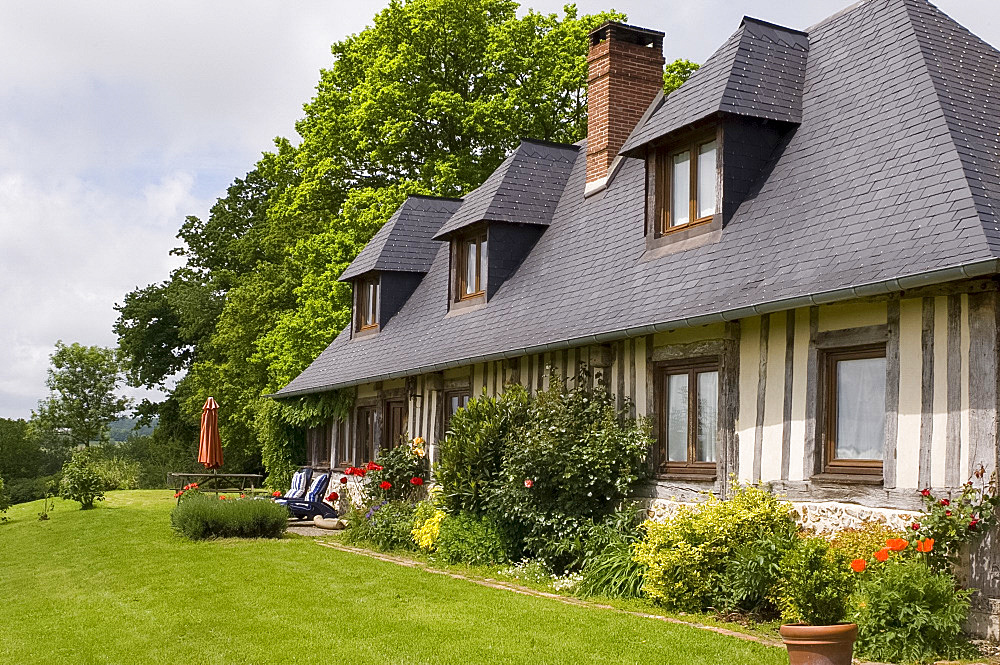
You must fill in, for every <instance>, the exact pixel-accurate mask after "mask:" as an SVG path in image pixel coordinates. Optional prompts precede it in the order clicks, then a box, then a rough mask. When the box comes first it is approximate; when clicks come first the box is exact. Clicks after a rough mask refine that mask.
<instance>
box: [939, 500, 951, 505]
mask: <svg viewBox="0 0 1000 665" xmlns="http://www.w3.org/2000/svg"><path fill="white" fill-rule="evenodd" d="M938 503H940V504H941V505H942V506H950V505H951V501H949V500H948V499H941V500H940V501H938Z"/></svg>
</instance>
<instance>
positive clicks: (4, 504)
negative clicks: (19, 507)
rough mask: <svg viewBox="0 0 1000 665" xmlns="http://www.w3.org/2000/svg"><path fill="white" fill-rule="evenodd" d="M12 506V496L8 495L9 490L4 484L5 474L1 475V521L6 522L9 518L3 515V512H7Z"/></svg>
mask: <svg viewBox="0 0 1000 665" xmlns="http://www.w3.org/2000/svg"><path fill="white" fill-rule="evenodd" d="M8 508H10V498H9V497H8V496H7V490H6V489H5V488H4V485H3V476H0V522H6V521H7V518H6V517H3V515H2V514H3V513H5V512H7V509H8Z"/></svg>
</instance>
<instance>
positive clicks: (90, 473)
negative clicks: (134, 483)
mask: <svg viewBox="0 0 1000 665" xmlns="http://www.w3.org/2000/svg"><path fill="white" fill-rule="evenodd" d="M95 460H96V453H95V452H93V451H91V450H87V449H84V450H78V451H76V452H75V453H73V456H72V457H71V458H70V459H69V461H68V462H66V463H65V464H64V465H63V468H62V480H61V481H59V496H61V497H62V498H64V499H69V500H71V501H79V502H80V509H81V510H87V509H89V508H93V507H94V502H95V501H103V500H104V478H102V477H101V474H100V473H98V469H97V466H96V463H95Z"/></svg>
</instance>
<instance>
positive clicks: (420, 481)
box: [410, 476, 424, 487]
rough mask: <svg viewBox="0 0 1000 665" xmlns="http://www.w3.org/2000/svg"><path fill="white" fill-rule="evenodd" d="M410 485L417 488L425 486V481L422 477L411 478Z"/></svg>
mask: <svg viewBox="0 0 1000 665" xmlns="http://www.w3.org/2000/svg"><path fill="white" fill-rule="evenodd" d="M410 484H411V485H416V486H418V487H419V486H420V485H423V484H424V479H423V478H421V477H420V476H414V477H412V478H410Z"/></svg>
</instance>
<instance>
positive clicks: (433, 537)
mask: <svg viewBox="0 0 1000 665" xmlns="http://www.w3.org/2000/svg"><path fill="white" fill-rule="evenodd" d="M444 515H445V513H444V511H443V510H441V509H440V508H438V507H437V506H435V505H434V504H433V503H431V502H430V501H421V502H420V503H418V504H417V510H416V514H415V515H414V517H413V530H412V531H411V532H410V535H411V536H412V537H413V542H414V543H416V544H417V547H419V548H420V549H421V550H423V551H424V552H433V551H434V548H435V547H436V545H437V539H438V535H440V533H441V521H442V520H443V519H444Z"/></svg>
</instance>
